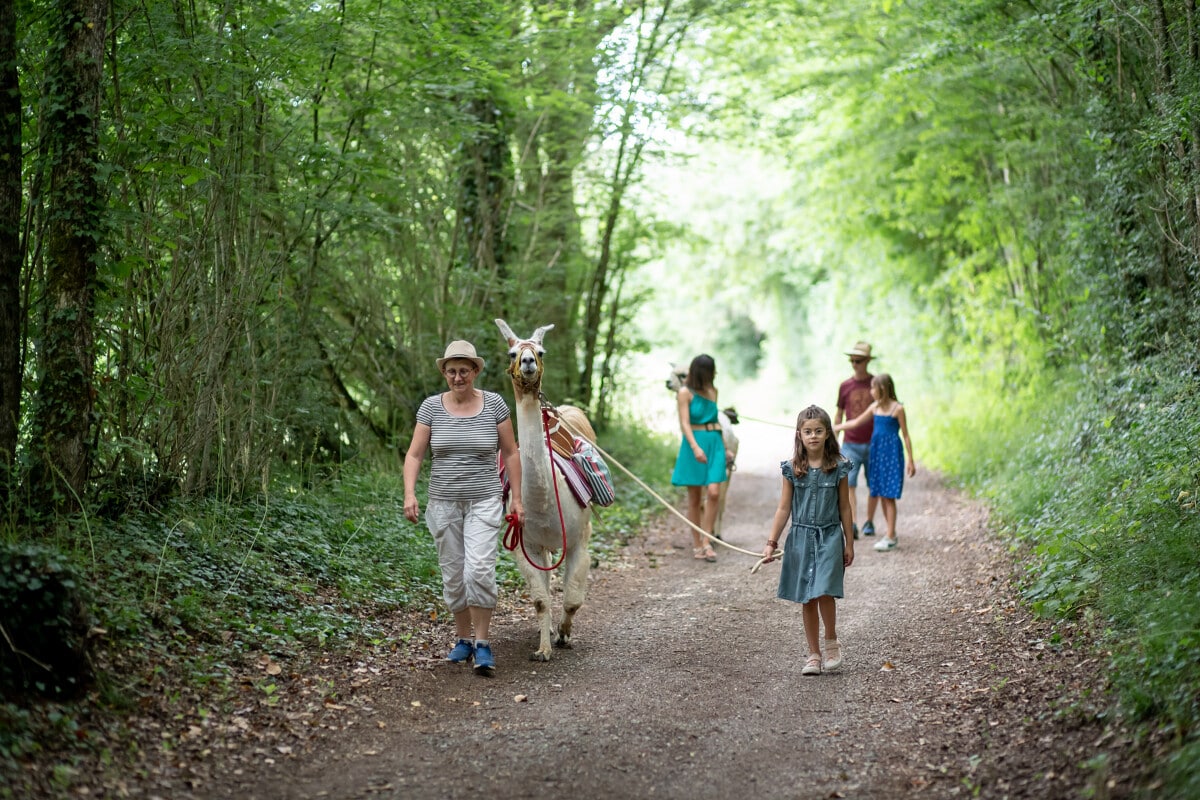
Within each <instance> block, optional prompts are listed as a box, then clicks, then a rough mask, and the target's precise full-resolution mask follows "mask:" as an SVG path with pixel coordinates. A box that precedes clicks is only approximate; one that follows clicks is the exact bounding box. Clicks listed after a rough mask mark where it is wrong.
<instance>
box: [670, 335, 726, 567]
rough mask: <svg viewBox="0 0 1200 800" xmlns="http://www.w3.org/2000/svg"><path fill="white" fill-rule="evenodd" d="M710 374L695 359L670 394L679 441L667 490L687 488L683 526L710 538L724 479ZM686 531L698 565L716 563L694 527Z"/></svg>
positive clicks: (705, 360) (711, 368)
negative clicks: (676, 413)
mask: <svg viewBox="0 0 1200 800" xmlns="http://www.w3.org/2000/svg"><path fill="white" fill-rule="evenodd" d="M716 374H717V366H716V363H715V362H714V361H713V359H712V356H708V355H698V356H696V357H695V358H693V359H692V363H691V366H689V367H688V374H687V379H686V380H685V381H684V384H683V386H681V387H679V392H678V394H677V395H676V403H677V404H678V406H679V429H680V431H681V432H682V433H683V441H682V442H680V443H679V455H678V456H677V457H676V458H675V470H674V472H672V473H671V483H672V485H674V486H686V487H687V491H688V511H687V518H688V521H690V522H691V523H692V525H694V526H698V527H700V528H703V529H704V530H705V531H707V532H708V533H710V534H711V533H712V532H713V527H714V526H715V525H716V521H717V506H718V504H719V500H720V497H721V484H722V483H724V482H725V481H726V480H727V476H728V473H727V472H726V469H725V439H724V438H723V437H722V435H721V423H720V422H718V421H717V413H718V411H719V409H718V407H717V387H716V386H714V385H713V378H715V377H716ZM691 531H692V555H693V556H695V557H696V558H697V559H699V560H701V561H716V560H717V554H716V551H714V550H713V548H712V545H711V544H709V543H708V541H707V540H706V539H705V538H704V537H703V536H701V535H700V533H699V531H697V530H696V528H694V527H693V528H692V529H691Z"/></svg>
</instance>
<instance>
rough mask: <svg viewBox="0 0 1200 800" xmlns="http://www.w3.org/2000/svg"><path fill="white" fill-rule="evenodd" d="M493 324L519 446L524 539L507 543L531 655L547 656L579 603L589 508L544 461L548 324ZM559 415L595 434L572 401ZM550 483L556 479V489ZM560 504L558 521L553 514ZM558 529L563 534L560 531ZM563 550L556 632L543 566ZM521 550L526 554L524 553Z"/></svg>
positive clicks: (564, 641)
mask: <svg viewBox="0 0 1200 800" xmlns="http://www.w3.org/2000/svg"><path fill="white" fill-rule="evenodd" d="M496 326H497V327H499V328H500V332H501V333H502V334H503V335H504V338H505V340H506V341H507V342H508V348H509V349H508V358H509V364H508V374H509V376H510V377H511V378H512V383H513V394H514V396H515V399H516V406H517V408H516V417H517V439H518V442H519V444H520V448H521V499H522V502H523V503H524V505H525V528H524V531H523V533H522V539H523V543H524V544H523V547H518V548H517V549H516V550H514V551H513V557H514V558H515V559H516V562H517V567H518V568H520V570H521V574H522V575H524V576H525V584H526V585H527V586H528V587H529V593H530V594H531V595H532V596H533V606H534V609H535V610H536V611H537V618H538V627H539V629H540V631H541V639H540V641H539V644H538V649H537V650H536V651H534V652H533V653H532V654H531V655H530V658H531V659H532V660H534V661H549V660H550V653H551V649H552V646H553V647H570V646H571V623H572V620H574V618H575V612H576V611H578V610H579V607H580V606H582V605H583V600H584V596H585V595H586V594H587V583H588V568H589V567H590V566H591V555H590V554H589V552H588V540H589V539H590V538H591V536H592V510H591V508H590V507H589V508H580V506H579V503H577V502H576V501H575V496H574V495H573V494H571V489H570V487H569V486H568V485H567V482H566V479H564V478H563V477H562V476H561V475H560V474H559V473H558V470H555V469H554V468H553V467H552V466H551V458H550V450H549V448H548V446H547V444H546V433H545V428H544V427H543V423H542V404H541V400H540V395H541V386H542V370H543V367H542V356H543V355H544V354H545V352H546V351H545V349H544V348H543V347H542V337H544V336H545V335H546V331H548V330H550V329H551V328H553V327H554V326H553V325H543V326H542V327H540V328H538V329H537V330H535V331H534V332H533V335H532V336H530V337H529V338H528V339H521V338H519V337H517V336H516V335H515V334H514V333H513V332H512V329H511V328H509V327H508V323H506V322H505V321H504V320H502V319H498V320H496ZM558 412H559V417H560V419H561V420H562V421H563V422H564V423H565V425H566V426H567V429H568V430H569V431H570V432H573V433H574V434H575V435H578V436H582V437H584V438H585V439H588V440H589V441H591V442H593V443H594V442H595V441H596V433H595V431H593V430H592V426H591V423H589V422H588V419H587V416H586V415H584V413H583V412H582V411H581V410H579V409H577V408H575V407H574V406H559V407H558ZM555 484H557V486H558V490H557V493H556V492H555ZM560 508H561V515H562V516H561V521H560V516H559V513H560ZM564 532H565V534H564ZM564 535H565V539H566V554H565V555H564V556H563V558H562V570H563V581H562V583H563V608H562V621H561V622H560V623H559V626H558V630H557V632H555V631H554V630H553V628H554V620H553V614H552V612H551V607H550V598H551V596H550V571H549V570H547V569H538V568H537V566H534V564H531V563H530V560H532V561H534V562H536V564H537V565H538V566H540V567H543V568H545V567H550V566H551V565H553V564H554V563H555V561H557V560H558V557H557V556H556V555H555V553H556V552H558V551H560V550H562V549H563V541H564ZM526 556H528V559H527V558H526Z"/></svg>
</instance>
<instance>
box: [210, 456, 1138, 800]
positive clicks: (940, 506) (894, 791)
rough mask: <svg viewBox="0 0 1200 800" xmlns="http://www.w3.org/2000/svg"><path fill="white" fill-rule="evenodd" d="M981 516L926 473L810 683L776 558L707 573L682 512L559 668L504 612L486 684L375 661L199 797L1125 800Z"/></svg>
mask: <svg viewBox="0 0 1200 800" xmlns="http://www.w3.org/2000/svg"><path fill="white" fill-rule="evenodd" d="M778 460H779V459H778V458H773V459H772V458H761V457H760V458H756V459H753V460H752V459H750V458H746V457H745V454H743V458H742V464H743V466H742V467H741V468H740V470H739V472H738V473H737V474H736V476H735V478H734V482H733V484H732V487H731V491H730V493H729V505H728V509H727V511H726V517H725V538H726V539H727V540H728V541H729V542H731V543H733V544H736V545H739V546H742V547H745V548H747V549H754V550H758V549H760V548H761V546H762V542H763V540H764V538H765V535H766V532H767V525H768V523H769V520H770V517H771V514H772V512H773V510H774V507H775V503H776V499H777V491H778V481H779V477H778V476H779V473H778V471H777V469H776V468H775V467H774V464H776V463H777V462H778ZM859 502H860V505H861V504H862V503H863V499H862V498H860V501H859ZM881 519H882V518H881V517H880V521H881ZM985 526H986V517H985V514H984V513H983V511H982V510H981V509H980V507H979V506H977V505H976V504H973V503H971V502H968V501H966V500H964V499H963V498H961V497H960V496H958V495H956V494H955V493H954V492H952V491H949V490H947V489H945V488H944V487H942V486H940V485H939V484H938V483H937V482H936V481H935V480H934V479H933V478H932V477H931V476H929V475H928V474H923V473H918V476H917V478H916V479H915V480H911V481H910V482H909V484H908V486H906V489H905V496H904V498H903V499H902V500H901V501H900V525H899V534H900V535H899V538H900V547H899V548H898V549H897V550H895V551H893V552H890V553H878V552H875V551H874V550H873V549H872V548H871V545H872V544H873V543H874V541H875V540H874V539H863V540H860V541H859V542H858V543H857V544H858V548H857V554H856V555H857V558H856V561H855V563H854V565H853V566H852V567H851V569H850V571H849V572H848V574H847V578H846V598H845V600H843V601H842V602H840V603H839V606H838V624H839V638H840V639H841V641H842V643H843V647H844V649H845V652H846V661H845V665H844V666H843V667H842V669H841V671H840V672H837V673H827V674H824V675H821V676H819V677H801V675H800V667H801V666H802V664H803V660H804V655H805V648H804V643H803V633H802V628H801V622H800V609H799V606H797V605H794V604H791V603H786V602H784V601H780V600H777V599H775V596H774V595H775V589H776V581H777V580H778V566H771V567H767V568H765V569H764V570H763V571H762V572H760V573H759V574H758V575H751V574H750V573H749V568H750V567H751V566H752V564H753V562H754V560H753V559H751V558H749V557H746V556H742V555H737V554H732V553H728V551H721V557H720V559H719V561H718V562H717V563H715V564H707V563H703V562H698V561H694V560H693V559H692V558H691V550H690V548H684V547H681V545H684V544H685V543H686V542H687V541H688V536H687V534H686V532H685V531H684V529H683V526H682V524H681V523H679V522H678V521H676V520H675V519H674V518H668V519H666V520H663V521H662V522H660V523H658V524H657V525H656V526H655V527H652V528H651V529H650V530H648V531H646V533H645V534H644V536H643V537H640V538H639V539H638V540H637V541H636V542H634V543H633V544H632V545H631V546H630V547H629V548H627V550H626V552H625V553H624V554H623V556H622V558H621V559H620V561H619V563H618V564H617V565H616V566H613V567H606V568H603V569H598V570H593V573H592V583H591V587H590V590H589V595H588V601H587V604H586V605H585V606H584V608H583V610H582V611H581V612H580V614H579V616H578V617H577V619H576V629H575V633H576V637H575V638H576V642H575V647H574V649H572V650H567V651H556V654H555V658H554V660H552V661H551V662H550V663H548V664H535V663H533V662H530V661H528V660H527V658H528V654H529V653H530V652H531V651H532V650H533V649H534V648H535V647H536V638H537V635H536V629H535V623H534V620H533V614H532V611H531V610H530V609H528V608H525V607H520V608H516V609H512V610H511V611H509V612H508V613H500V614H498V616H497V619H496V623H495V625H494V628H493V642H494V649H495V652H496V655H497V659H498V670H497V674H496V676H495V677H494V678H492V679H483V678H479V677H476V676H475V675H473V674H472V673H471V672H470V670H469V669H468V668H465V667H460V666H456V665H449V664H442V663H439V664H436V665H434V666H433V667H432V668H412V667H405V666H403V665H389V664H388V663H387V662H386V661H376V662H375V665H374V667H372V668H371V669H360V672H361V673H362V679H361V680H360V681H359V682H358V684H359V685H358V687H357V688H356V689H355V690H354V691H353V692H351V693H349V694H348V696H346V698H345V699H344V700H342V701H340V702H339V704H338V706H337V708H338V709H339V710H338V711H336V712H335V711H330V710H329V707H328V705H327V707H326V709H324V711H323V712H322V713H323V714H324V715H326V717H325V718H326V719H327V720H328V721H329V724H328V725H324V724H322V725H316V724H315V722H314V721H313V720H311V719H310V720H308V721H307V722H306V723H305V724H306V728H305V730H306V731H308V732H307V733H306V734H304V736H303V737H302V738H301V739H299V740H298V741H296V742H295V743H294V744H293V745H289V746H285V747H278V748H268V749H259V750H255V751H253V752H252V753H251V755H250V756H249V757H247V758H245V759H239V762H240V763H237V764H236V766H237V769H236V770H235V769H233V765H231V766H230V767H229V768H228V769H224V768H220V767H219V765H218V764H212V765H210V766H212V767H217V768H215V769H212V770H211V771H209V770H206V772H209V775H210V776H211V777H210V779H208V780H205V781H203V782H202V783H200V784H198V785H196V787H195V791H193V792H190V793H189V794H190V795H191V796H195V797H239V798H245V799H246V800H251V799H252V798H262V799H263V800H270V799H273V798H309V797H335V798H365V797H385V798H462V797H469V796H478V797H481V798H488V800H508V799H509V798H526V797H530V798H531V797H543V796H547V795H546V793H547V792H548V791H550V792H553V791H555V790H560V791H562V790H565V791H568V792H571V793H580V796H583V797H588V798H646V797H664V798H680V800H683V799H684V798H686V799H687V800H700V799H702V798H720V800H728V798H731V797H739V796H741V797H747V798H756V799H758V798H763V799H766V798H789V799H790V800H795V799H796V798H802V799H803V798H814V799H815V798H830V797H849V798H883V797H895V796H897V795H910V794H911V795H914V796H919V797H938V798H940V797H970V796H973V795H974V792H975V791H976V790H977V789H978V795H974V796H982V797H988V798H1000V797H1030V798H1033V797H1036V798H1040V799H1044V798H1058V797H1061V798H1068V797H1072V798H1073V797H1078V796H1080V792H1081V791H1082V790H1083V788H1084V787H1085V786H1087V785H1088V784H1089V782H1091V783H1095V784H1096V787H1097V788H1099V789H1100V794H1099V795H1098V796H1108V797H1118V796H1124V792H1125V791H1126V787H1124V786H1123V784H1122V783H1121V782H1120V781H1118V780H1115V779H1112V780H1109V779H1108V778H1107V777H1106V775H1105V774H1103V773H1099V772H1097V771H1095V770H1092V771H1088V770H1086V769H1085V768H1083V767H1082V766H1081V764H1082V763H1083V762H1084V761H1085V760H1086V759H1088V758H1090V757H1091V756H1092V755H1094V754H1095V752H1097V751H1098V750H1097V748H1098V747H1100V746H1103V745H1105V742H1108V744H1107V746H1108V747H1110V748H1111V747H1112V743H1113V742H1114V741H1118V740H1117V739H1115V738H1114V737H1113V735H1112V733H1111V732H1106V731H1105V730H1104V729H1103V728H1102V727H1100V725H1099V724H1098V723H1096V722H1095V721H1094V717H1092V716H1091V715H1090V714H1088V713H1086V706H1085V705H1084V703H1083V701H1082V700H1081V698H1082V697H1083V692H1084V690H1086V688H1087V687H1090V686H1097V685H1099V683H1100V682H1099V678H1098V677H1097V671H1098V669H1099V665H1097V664H1095V663H1091V662H1088V661H1087V660H1086V654H1084V653H1082V652H1077V651H1076V650H1075V649H1074V648H1072V647H1071V643H1070V641H1066V642H1062V643H1060V644H1057V645H1056V646H1055V647H1051V645H1050V643H1049V642H1048V641H1047V637H1048V631H1047V629H1046V626H1044V625H1043V624H1041V623H1036V622H1033V621H1031V620H1030V619H1029V618H1028V615H1027V614H1026V613H1025V612H1024V611H1022V610H1021V609H1020V608H1019V607H1018V605H1017V604H1016V603H1015V601H1014V594H1013V592H1012V590H1011V587H1010V586H1009V584H1008V579H1009V571H1010V566H1009V565H1008V562H1007V559H1006V558H1005V557H1004V555H1003V551H1002V549H1001V548H1000V547H998V546H997V545H996V544H995V543H993V542H992V541H991V539H990V538H989V536H988V533H987V531H986V527H985ZM448 643H449V639H447V640H446V641H445V642H444V643H440V644H448ZM438 654H439V655H440V653H438ZM522 698H523V699H522ZM1072 704H1073V705H1072ZM1106 780H1108V782H1109V783H1111V784H1112V785H1111V786H1109V787H1107V788H1106V787H1104V783H1105V782H1106Z"/></svg>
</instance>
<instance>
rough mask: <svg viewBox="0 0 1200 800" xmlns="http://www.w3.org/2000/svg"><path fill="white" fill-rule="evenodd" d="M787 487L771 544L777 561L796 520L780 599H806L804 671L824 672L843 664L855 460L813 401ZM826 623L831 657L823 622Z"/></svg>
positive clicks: (800, 422) (802, 418) (787, 468)
mask: <svg viewBox="0 0 1200 800" xmlns="http://www.w3.org/2000/svg"><path fill="white" fill-rule="evenodd" d="M780 467H781V468H782V470H783V490H782V492H781V493H780V496H779V507H778V508H777V509H775V520H774V521H773V522H772V524H771V534H770V536H768V537H767V544H766V546H765V547H764V548H763V558H770V557H771V555H772V554H774V552H775V550H776V548H778V547H779V536H780V534H782V533H783V529H784V526H785V525H787V522H788V519H791V521H792V526H791V529H790V530H789V532H788V537H787V542H786V543H785V544H784V549H783V568H782V570H781V571H780V573H779V592H778V596H779V597H781V598H783V599H784V600H791V601H793V602H796V603H803V609H802V612H801V616H802V617H803V619H804V637H805V639H807V640H808V659H807V660H806V661H805V662H804V667H803V669H801V670H800V674H801V675H820V674H821V669H822V667H824V669H826V670H834V669H837V668H838V667H839V666H841V664H842V648H841V645H840V644H838V640H837V605H836V603H835V601H836V599H838V598H841V597H842V579H843V576H844V575H845V572H846V567H848V566H850V564H851V563H853V561H854V534H853V528H852V526H851V522H850V487H849V483H848V481H847V479H846V475H847V473H849V472H850V462H849V461H848V460H846V459H845V458H844V457H843V456H842V454H841V448H840V447H839V446H838V440H837V437H836V436H835V435H834V432H833V424H832V423H831V422H830V420H829V414H828V413H826V412H825V410H824V409H823V408H820V407H818V406H809V407H808V408H806V409H804V410H803V411H801V412H800V415H799V416H798V417H797V418H796V444H795V448H794V450H793V453H792V460H791V461H784V462H782V463H781V464H780ZM821 622H824V623H825V646H824V655H825V657H824V662H822V658H821V654H822V647H821V638H820V634H821V631H820V623H821Z"/></svg>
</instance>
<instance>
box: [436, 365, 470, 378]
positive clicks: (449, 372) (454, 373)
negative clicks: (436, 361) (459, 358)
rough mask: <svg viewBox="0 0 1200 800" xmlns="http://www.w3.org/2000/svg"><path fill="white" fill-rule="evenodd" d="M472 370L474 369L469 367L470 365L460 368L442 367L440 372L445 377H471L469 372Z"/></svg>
mask: <svg viewBox="0 0 1200 800" xmlns="http://www.w3.org/2000/svg"><path fill="white" fill-rule="evenodd" d="M474 372H475V370H473V369H471V368H470V367H463V368H462V369H444V370H442V374H443V375H445V376H446V377H447V378H469V377H471V374H472V373H474Z"/></svg>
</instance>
